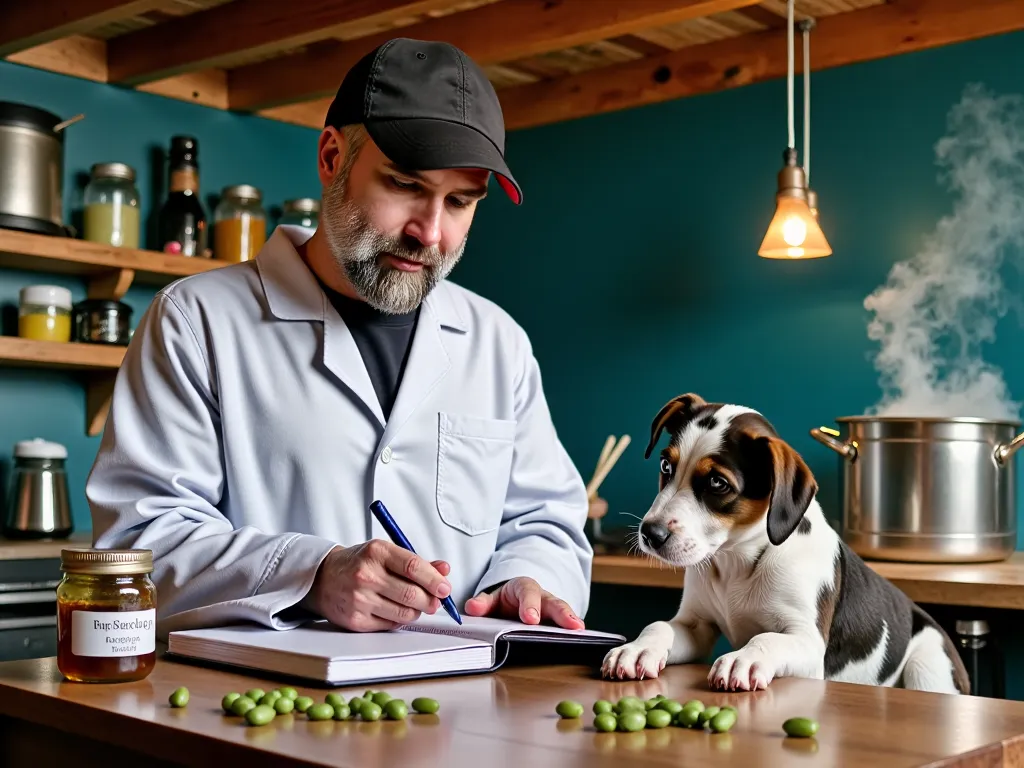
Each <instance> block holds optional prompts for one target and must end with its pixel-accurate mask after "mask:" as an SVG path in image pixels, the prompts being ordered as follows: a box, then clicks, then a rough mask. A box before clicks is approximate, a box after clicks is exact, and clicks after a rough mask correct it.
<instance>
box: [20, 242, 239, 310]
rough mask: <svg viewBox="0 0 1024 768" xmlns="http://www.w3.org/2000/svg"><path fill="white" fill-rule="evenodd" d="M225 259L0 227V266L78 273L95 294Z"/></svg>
mask: <svg viewBox="0 0 1024 768" xmlns="http://www.w3.org/2000/svg"><path fill="white" fill-rule="evenodd" d="M227 264H228V262H224V261H217V260H214V259H199V258H191V257H188V256H175V255H173V254H169V253H159V252H157V251H143V250H136V249H133V248H115V247H112V246H108V245H100V244H99V243H90V242H86V241H85V240H76V239H74V238H70V237H54V236H51V235H36V234H32V233H30V232H18V231H15V230H8V229H0V267H6V268H8V269H25V270H30V271H34V272H50V273H54V274H63V275H77V276H80V277H84V278H86V279H87V280H88V282H89V296H90V297H93V298H117V299H119V298H121V297H122V296H124V294H125V292H126V291H127V290H128V288H129V287H130V286H131V285H132V283H139V284H142V285H151V286H157V287H161V286H164V285H167V284H168V283H171V282H173V281H174V280H177V279H178V278H181V277H187V276H188V275H195V274H199V273H200V272H208V271H210V270H211V269H217V268H219V267H223V266H227Z"/></svg>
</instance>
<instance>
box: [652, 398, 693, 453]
mask: <svg viewBox="0 0 1024 768" xmlns="http://www.w3.org/2000/svg"><path fill="white" fill-rule="evenodd" d="M705 405H707V403H706V402H704V398H702V397H701V396H700V395H695V394H693V393H692V392H691V393H688V394H685V395H679V396H678V397H673V398H672V399H671V400H669V401H668V402H667V403H665V404H664V405H663V406H661V410H660V411H658V415H657V416H655V417H654V421H652V422H651V441H650V442H649V443H648V444H647V450H646V451H645V452H644V458H645V459H649V458H650V457H651V451H652V450H653V449H654V446H655V445H657V444H658V438H659V437H661V431H662V430H663V429H667V430H668V431H669V434H671V433H673V432H675V431H676V430H677V429H678V428H679V425H680V424H682V422H683V421H684V420H685V419H686V418H687V417H689V416H690V415H691V414H692V413H693V412H694V411H695V410H697V409H698V408H701V407H703V406H705Z"/></svg>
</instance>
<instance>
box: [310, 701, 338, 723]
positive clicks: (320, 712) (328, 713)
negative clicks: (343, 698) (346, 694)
mask: <svg viewBox="0 0 1024 768" xmlns="http://www.w3.org/2000/svg"><path fill="white" fill-rule="evenodd" d="M306 717H308V718H309V719H310V720H330V719H331V718H332V717H334V707H332V706H331V705H330V704H327V703H326V702H325V703H323V704H314V705H313V706H311V707H310V708H309V709H307V710H306Z"/></svg>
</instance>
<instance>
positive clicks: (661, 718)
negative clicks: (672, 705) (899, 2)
mask: <svg viewBox="0 0 1024 768" xmlns="http://www.w3.org/2000/svg"><path fill="white" fill-rule="evenodd" d="M671 722H672V715H670V714H669V713H668V712H666V711H665V710H664V709H652V710H651V711H650V712H648V713H647V727H648V728H665V727H666V726H668V724H669V723H671Z"/></svg>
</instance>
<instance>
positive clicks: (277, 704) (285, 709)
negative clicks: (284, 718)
mask: <svg viewBox="0 0 1024 768" xmlns="http://www.w3.org/2000/svg"><path fill="white" fill-rule="evenodd" d="M273 706H274V711H275V712H277V714H279V715H287V714H288V713H289V712H291V711H292V710H293V709H295V702H294V701H292V700H291V699H290V698H288V697H287V696H279V697H278V698H277V699H275V700H274V705H273Z"/></svg>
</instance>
